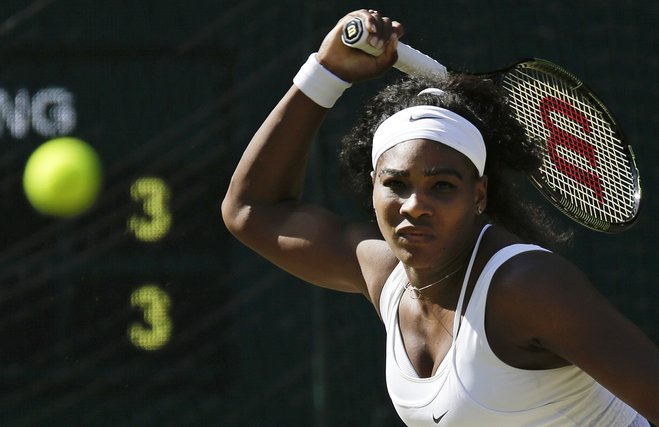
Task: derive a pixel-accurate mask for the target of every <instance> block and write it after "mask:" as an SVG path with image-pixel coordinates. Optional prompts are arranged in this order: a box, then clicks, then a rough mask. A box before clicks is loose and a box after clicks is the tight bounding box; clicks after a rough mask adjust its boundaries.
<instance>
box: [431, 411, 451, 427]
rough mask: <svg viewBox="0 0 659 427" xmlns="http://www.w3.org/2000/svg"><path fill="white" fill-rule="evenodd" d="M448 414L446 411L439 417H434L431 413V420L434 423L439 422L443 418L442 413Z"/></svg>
mask: <svg viewBox="0 0 659 427" xmlns="http://www.w3.org/2000/svg"><path fill="white" fill-rule="evenodd" d="M446 414H448V411H446V412H444V413H443V414H442V415H440V416H439V417H437V418H435V414H433V415H432V420H433V421H434V422H435V424H439V422H440V421H441V420H442V418H444V415H446Z"/></svg>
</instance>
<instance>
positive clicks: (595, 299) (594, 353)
mask: <svg viewBox="0 0 659 427" xmlns="http://www.w3.org/2000/svg"><path fill="white" fill-rule="evenodd" d="M518 257H519V258H518V259H517V260H516V262H514V263H510V265H511V266H512V267H508V273H509V274H510V273H512V275H508V276H507V277H513V278H515V279H514V280H512V286H506V287H508V288H509V289H508V290H509V291H511V292H510V294H509V295H513V298H514V297H515V295H516V296H517V298H518V303H517V304H506V305H507V306H508V307H507V308H508V309H510V310H513V311H514V312H515V313H510V312H509V313H508V315H509V316H514V317H516V318H517V319H518V320H522V321H524V322H526V326H525V327H524V329H525V330H526V331H531V333H532V335H533V337H532V338H533V342H535V343H537V344H539V345H540V346H542V347H543V348H544V349H546V350H548V351H550V352H552V353H554V354H556V355H557V356H559V357H561V358H563V359H565V360H567V361H569V362H571V363H573V364H575V365H576V366H578V367H579V368H581V369H582V370H583V371H585V372H586V373H588V374H589V375H590V376H591V377H593V378H594V379H595V380H596V381H597V382H599V383H600V384H602V385H603V386H604V387H606V388H607V389H608V390H609V391H611V392H612V393H613V394H615V395H616V396H618V397H619V398H620V399H622V400H623V401H625V402H626V403H627V404H629V405H630V406H631V407H633V408H634V409H636V410H637V411H638V412H639V413H640V414H641V415H643V416H645V417H646V418H647V419H648V420H649V421H651V422H652V423H654V424H657V425H659V348H657V346H656V345H655V344H654V343H653V342H652V340H650V339H649V338H648V336H646V335H645V334H644V333H643V332H642V331H641V330H640V329H639V328H638V327H637V326H635V325H634V324H633V323H632V322H631V321H629V320H628V319H627V318H625V317H624V316H623V315H622V314H621V313H620V312H619V311H618V310H617V309H616V308H615V307H614V306H613V305H612V304H611V303H610V302H609V301H608V300H607V299H606V298H605V297H604V296H603V295H602V294H601V293H600V292H598V291H597V289H596V288H595V287H594V286H593V285H592V284H591V283H590V281H589V280H588V278H587V277H586V275H585V274H584V273H583V272H582V271H581V270H579V269H578V268H577V267H576V266H574V265H573V264H572V263H570V262H569V261H567V260H565V259H563V258H562V257H560V256H558V255H556V254H552V253H549V252H529V253H525V254H520V255H518ZM516 258H517V257H516ZM515 283H517V284H518V285H515ZM522 283H523V286H521V285H519V284H522ZM504 286H505V285H504Z"/></svg>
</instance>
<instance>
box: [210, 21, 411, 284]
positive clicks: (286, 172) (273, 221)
mask: <svg viewBox="0 0 659 427" xmlns="http://www.w3.org/2000/svg"><path fill="white" fill-rule="evenodd" d="M350 15H351V16H360V17H361V18H362V19H363V20H365V21H366V22H367V26H368V25H371V24H373V25H375V24H377V25H378V26H379V27H378V28H379V33H378V34H380V35H381V34H384V35H385V37H386V40H387V42H384V40H383V41H382V43H385V45H386V46H387V47H386V50H385V53H384V54H383V55H381V56H380V57H378V58H377V59H376V58H373V57H369V56H368V55H366V54H364V53H362V52H358V51H355V50H354V49H350V48H347V47H346V46H344V45H343V43H342V42H341V41H340V32H341V29H342V26H343V23H344V22H345V21H346V19H349V16H350ZM350 15H349V16H346V17H345V18H344V19H342V20H341V21H340V22H339V23H338V24H337V26H336V27H335V28H334V29H333V30H332V32H330V34H328V36H327V37H326V38H325V40H324V41H323V44H322V45H321V48H320V49H319V52H318V55H317V58H318V60H319V62H320V63H321V64H322V65H323V66H324V67H325V68H327V69H328V70H330V71H331V72H332V73H333V74H335V75H336V76H338V77H340V78H342V79H343V80H345V81H348V82H356V81H360V80H364V79H368V78H373V77H375V76H377V75H381V74H382V73H384V72H385V71H386V70H387V69H388V68H390V67H391V65H392V64H393V62H395V59H396V55H395V40H396V38H395V37H394V38H390V37H389V35H390V34H391V33H392V32H397V31H399V32H400V31H401V30H400V27H399V26H398V25H397V23H394V25H392V23H391V22H390V21H388V20H386V19H382V18H380V17H379V16H377V15H372V14H370V13H368V12H366V11H358V12H354V13H352V14H350ZM367 28H368V27H367ZM392 28H393V30H392ZM389 40H391V41H393V43H388V41H389ZM327 111H328V110H327V109H326V108H323V107H321V106H320V105H318V104H316V103H315V102H314V101H312V100H311V99H310V98H309V97H307V96H306V95H305V94H304V93H302V92H301V91H300V89H298V88H297V87H296V86H293V87H291V89H290V90H289V91H288V92H287V93H286V95H285V96H284V97H283V98H282V99H281V101H280V102H279V103H278V104H277V106H276V107H275V108H274V109H273V111H272V112H271V113H270V115H269V116H268V117H267V119H266V120H265V122H264V123H263V124H262V125H261V127H260V128H259V130H258V131H257V132H256V134H255V135H254V137H253V138H252V140H251V141H250V143H249V145H248V146H247V148H246V150H245V152H244V154H243V156H242V158H241V160H240V161H239V163H238V165H237V167H236V170H235V172H234V174H233V177H232V179H231V183H230V185H229V189H228V191H227V194H226V196H225V198H224V200H223V202H222V217H223V219H224V222H225V224H226V226H227V228H228V229H229V230H230V231H231V233H233V234H234V235H235V236H236V237H237V238H238V239H239V240H241V241H242V242H243V243H245V244H246V245H247V246H249V247H250V248H252V249H253V250H254V251H256V252H258V253H259V254H261V255H262V256H264V257H265V258H267V259H268V260H270V261H271V262H273V263H274V264H276V265H278V266H279V267H281V268H282V269H284V270H286V271H288V272H290V273H291V274H293V275H296V276H298V277H300V278H301V279H303V280H305V281H308V282H310V283H314V284H316V285H319V286H323V287H327V288H331V289H336V290H342V291H348V292H361V293H364V294H365V295H367V296H368V292H367V289H366V284H365V281H364V278H363V275H362V271H361V267H360V265H359V262H358V260H357V255H356V252H357V246H358V245H359V244H360V242H363V241H366V240H368V239H373V238H375V236H376V235H377V230H374V229H373V228H372V227H371V226H363V225H362V226H357V225H353V224H349V223H347V222H346V221H344V220H343V219H341V218H340V217H339V216H337V215H335V214H333V213H331V212H329V211H327V210H325V209H324V208H322V207H320V206H315V205H311V204H307V203H304V202H302V201H301V196H302V191H303V186H304V176H305V170H306V167H307V158H308V156H309V148H310V144H311V142H312V140H313V138H314V135H315V134H316V132H317V131H318V129H319V128H320V125H321V123H322V121H323V119H324V117H325V115H326V113H327Z"/></svg>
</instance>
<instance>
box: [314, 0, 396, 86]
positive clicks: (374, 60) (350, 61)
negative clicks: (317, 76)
mask: <svg viewBox="0 0 659 427" xmlns="http://www.w3.org/2000/svg"><path fill="white" fill-rule="evenodd" d="M353 18H359V19H361V20H362V22H363V23H364V29H365V30H366V31H367V32H368V33H369V34H370V35H369V37H368V39H367V40H368V42H369V44H371V45H372V46H374V47H377V48H381V49H383V53H382V54H381V55H380V56H377V57H376V56H371V55H369V54H368V53H365V52H362V51H361V50H359V49H354V48H351V47H349V46H346V45H345V44H344V43H343V41H342V40H341V33H342V32H343V27H344V25H345V24H346V23H347V22H348V21H349V20H350V19H353ZM403 34H404V30H403V26H402V25H401V24H400V23H399V22H397V21H392V20H391V19H390V18H388V17H386V16H381V15H380V13H379V12H378V11H375V10H366V9H362V10H358V11H355V12H351V13H349V14H348V15H346V16H344V17H343V18H342V19H341V20H340V21H339V22H338V23H337V24H336V26H335V27H334V28H333V29H332V31H330V33H329V34H328V35H327V36H326V37H325V39H324V40H323V42H322V44H321V46H320V49H319V50H318V61H319V62H320V63H321V64H322V65H323V66H324V67H325V68H327V69H328V70H330V71H331V72H332V73H334V74H335V75H336V76H338V77H339V78H341V79H343V80H345V81H347V82H350V83H356V82H359V81H363V80H369V79H373V78H376V77H379V76H381V75H382V74H384V73H385V72H386V71H387V70H389V69H390V68H391V67H392V66H393V65H394V63H395V62H396V60H397V59H398V55H397V54H396V46H397V44H398V39H399V38H400V37H402V36H403Z"/></svg>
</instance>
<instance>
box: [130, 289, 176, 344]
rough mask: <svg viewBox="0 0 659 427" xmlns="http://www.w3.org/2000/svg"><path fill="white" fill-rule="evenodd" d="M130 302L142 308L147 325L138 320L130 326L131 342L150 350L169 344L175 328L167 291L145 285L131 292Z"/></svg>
mask: <svg viewBox="0 0 659 427" xmlns="http://www.w3.org/2000/svg"><path fill="white" fill-rule="evenodd" d="M130 304H131V305H132V306H133V307H135V308H139V309H141V310H142V313H143V316H144V323H146V325H147V326H144V324H142V323H141V322H136V323H133V324H132V325H131V326H130V327H129V328H128V338H129V339H130V341H131V343H133V345H134V346H135V347H137V348H141V349H142V350H148V351H154V350H158V349H160V348H161V347H163V346H164V345H165V344H167V342H168V341H169V339H170V338H171V336H172V329H173V327H172V319H171V317H170V316H169V307H170V299H169V295H167V292H165V291H164V290H162V289H161V288H160V287H158V286H156V285H150V284H149V285H143V286H141V287H140V288H138V289H136V290H135V291H134V292H133V293H132V294H131V296H130Z"/></svg>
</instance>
